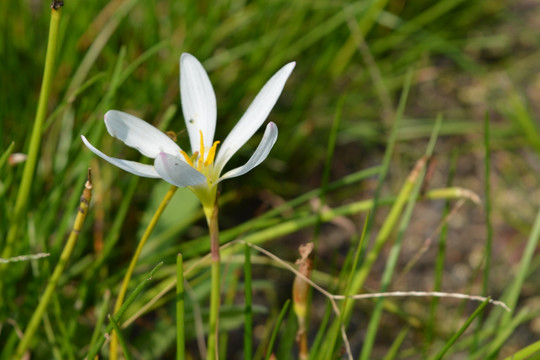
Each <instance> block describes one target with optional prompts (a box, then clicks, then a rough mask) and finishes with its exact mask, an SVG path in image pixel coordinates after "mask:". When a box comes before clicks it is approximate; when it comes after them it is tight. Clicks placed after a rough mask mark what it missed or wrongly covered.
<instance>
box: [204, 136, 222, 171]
mask: <svg viewBox="0 0 540 360" xmlns="http://www.w3.org/2000/svg"><path fill="white" fill-rule="evenodd" d="M218 144H219V141H215V142H214V144H213V145H212V147H211V148H210V151H208V157H207V158H206V161H205V162H204V166H208V165H210V164H212V163H213V162H214V157H215V156H216V149H217V146H218Z"/></svg>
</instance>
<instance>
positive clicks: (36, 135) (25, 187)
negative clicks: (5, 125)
mask: <svg viewBox="0 0 540 360" xmlns="http://www.w3.org/2000/svg"><path fill="white" fill-rule="evenodd" d="M61 14H62V8H61V7H60V8H58V9H55V8H54V7H53V8H52V10H51V21H50V27H49V40H48V44H47V54H46V56H45V69H44V72H43V81H42V83H41V91H40V93H39V102H38V107H37V111H36V117H35V119H34V127H33V129H32V135H31V138H30V147H29V149H28V157H27V159H26V163H25V164H24V170H23V175H22V179H21V185H20V187H19V191H18V193H17V200H16V201H15V209H14V215H13V218H12V222H11V226H10V228H9V232H8V235H7V239H6V245H5V247H4V250H3V251H2V258H4V259H7V258H9V257H10V256H11V254H12V252H13V244H14V242H15V239H17V238H18V233H19V228H20V226H21V221H22V218H23V214H24V211H25V209H26V205H27V204H28V197H29V194H30V189H31V187H32V181H33V179H34V170H35V168H36V162H37V158H38V152H39V147H40V144H41V136H42V129H43V122H44V121H45V115H46V114H47V105H48V102H49V93H50V91H51V84H52V79H53V70H54V65H55V60H56V45H57V40H58V27H59V24H60V17H61V16H60V15H61ZM4 268H5V265H0V273H1V272H2V271H3V270H4Z"/></svg>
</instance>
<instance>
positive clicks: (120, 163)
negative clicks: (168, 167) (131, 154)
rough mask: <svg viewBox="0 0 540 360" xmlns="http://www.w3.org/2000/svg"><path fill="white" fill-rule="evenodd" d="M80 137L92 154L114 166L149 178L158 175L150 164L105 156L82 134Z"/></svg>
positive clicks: (157, 176)
mask: <svg viewBox="0 0 540 360" xmlns="http://www.w3.org/2000/svg"><path fill="white" fill-rule="evenodd" d="M81 138H82V141H83V142H84V144H85V145H86V147H87V148H89V149H90V150H91V151H92V152H93V153H94V154H96V155H98V156H100V157H101V158H103V159H105V160H107V161H108V162H110V163H111V164H113V165H114V166H117V167H119V168H120V169H122V170H125V171H127V172H130V173H132V174H134V175H137V176H143V177H149V178H159V177H160V176H159V174H158V173H157V172H156V170H155V169H154V167H153V166H152V165H146V164H141V163H138V162H135V161H129V160H122V159H117V158H113V157H110V156H107V155H105V154H104V153H102V152H101V151H99V150H98V149H96V148H95V147H94V146H93V145H92V144H90V142H88V140H87V139H86V138H85V137H84V136H83V135H81Z"/></svg>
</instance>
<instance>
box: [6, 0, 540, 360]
mask: <svg viewBox="0 0 540 360" xmlns="http://www.w3.org/2000/svg"><path fill="white" fill-rule="evenodd" d="M527 6H528V5H526V4H525V2H522V1H518V2H517V3H512V2H496V1H489V0H481V1H474V2H467V1H451V0H444V1H438V2H431V1H427V0H421V1H414V2H403V1H385V0H382V1H378V0H373V1H358V2H348V1H324V0H322V1H305V0H300V1H294V2H286V1H272V2H265V1H259V0H255V1H251V2H243V1H216V2H174V1H159V2H151V1H138V0H112V1H110V2H106V1H96V2H80V3H73V2H69V1H66V2H65V4H64V6H63V8H62V10H61V12H53V16H51V9H50V8H49V4H47V3H31V2H10V3H9V4H7V3H6V4H4V5H3V6H2V7H3V10H4V11H2V12H1V15H0V30H1V32H2V36H1V37H0V56H1V59H2V69H1V70H0V72H1V74H2V77H1V81H0V119H1V120H0V254H2V262H1V263H0V275H1V276H0V279H1V280H0V299H1V300H0V360H4V359H6V360H7V359H13V358H22V357H24V356H25V352H30V353H31V357H32V358H35V359H50V358H55V359H78V358H84V357H85V356H87V355H91V357H92V356H93V355H95V354H100V357H102V358H107V357H109V353H108V352H109V346H107V345H104V343H105V342H106V337H105V336H104V334H106V333H110V332H111V331H112V330H113V329H115V330H116V333H118V334H120V337H119V344H120V347H119V353H123V354H125V357H126V358H128V356H129V357H131V358H135V359H137V358H145V359H146V358H148V359H154V358H173V357H175V356H176V358H202V357H204V356H205V354H206V353H205V352H206V348H205V346H206V338H207V336H208V324H209V317H210V315H209V314H210V294H211V291H212V284H211V268H210V267H211V266H210V265H211V262H210V258H209V253H210V240H209V236H208V229H207V226H206V222H205V217H204V214H203V211H202V209H201V208H200V205H199V203H198V199H197V198H196V197H195V196H194V195H193V194H192V193H191V192H190V191H189V190H186V189H179V190H178V191H177V192H176V194H175V195H174V197H173V198H172V199H171V200H170V202H169V203H168V205H167V207H166V208H165V209H164V210H163V209H160V211H161V210H163V212H162V213H158V214H157V215H156V211H157V210H158V208H159V206H160V202H161V199H162V198H163V197H164V196H165V194H166V192H167V190H168V189H169V187H170V185H169V184H167V183H165V182H164V181H162V180H154V179H143V178H138V177H136V176H134V175H131V174H129V173H126V172H124V171H122V170H120V169H118V168H115V167H114V166H112V165H110V164H108V163H106V162H105V161H102V160H101V159H99V158H97V157H96V156H94V155H93V154H92V153H91V152H90V151H88V150H87V149H86V148H85V146H84V145H83V144H82V142H81V140H80V135H85V136H86V137H88V138H89V139H90V140H91V141H92V142H93V143H94V144H95V145H96V146H97V147H99V148H100V149H101V150H103V152H105V153H107V154H110V155H112V156H115V157H120V158H126V159H131V160H137V161H138V160H142V159H140V155H139V154H138V152H136V151H133V150H132V149H129V148H128V147H126V146H124V145H123V144H121V142H120V141H118V140H116V139H113V138H112V137H111V136H109V134H108V133H107V131H106V129H105V126H104V122H103V115H104V113H105V112H106V111H107V110H110V109H117V110H122V111H126V112H129V113H132V114H134V115H136V116H138V117H140V118H143V119H145V120H146V121H148V122H150V123H152V124H153V125H155V126H156V127H158V128H160V129H161V130H163V131H173V132H175V133H177V138H178V143H179V145H180V146H181V147H182V148H187V145H188V142H189V141H188V136H187V132H186V131H185V125H184V122H183V121H184V120H183V117H182V110H181V105H180V102H179V101H180V98H179V81H178V76H179V57H180V55H181V54H182V53H183V52H189V53H192V54H193V55H195V56H196V57H197V58H198V59H199V60H201V62H202V63H203V65H204V67H205V69H206V70H207V71H208V73H209V76H210V79H211V81H212V84H213V86H214V89H215V92H216V96H217V107H218V109H217V110H218V126H217V129H216V139H219V140H223V139H224V137H225V136H226V135H227V134H228V132H229V131H230V129H231V128H232V127H233V126H234V124H235V123H236V121H237V120H238V119H239V118H240V117H241V115H242V114H243V112H244V111H245V110H246V109H247V107H248V105H249V104H250V102H251V100H252V99H253V97H254V96H255V95H256V93H257V92H258V90H259V89H260V88H261V87H262V85H263V84H264V83H265V82H266V81H267V80H268V79H269V78H270V76H271V75H272V74H273V73H274V72H275V71H276V70H278V69H279V68H280V67H281V66H283V65H284V64H286V63H288V62H290V61H296V68H295V70H294V72H293V74H292V76H291V77H290V79H289V80H288V82H287V84H286V86H285V89H284V91H283V93H282V95H281V97H280V98H279V100H278V102H277V104H276V106H275V108H274V109H273V111H272V113H271V115H270V117H269V119H270V120H271V121H274V122H275V123H276V124H277V125H278V127H279V138H278V141H277V143H276V145H275V147H274V148H273V149H272V152H271V154H270V156H269V157H268V158H267V159H266V160H265V161H264V162H263V163H262V164H261V165H260V166H259V167H257V169H255V170H253V171H251V172H250V173H249V174H246V175H244V176H242V177H239V178H235V179H231V180H227V181H226V182H224V183H223V184H222V187H221V190H220V191H221V195H220V198H219V206H220V215H221V217H220V224H219V225H220V230H221V231H220V237H219V240H220V243H221V245H222V250H221V265H220V266H219V270H220V271H219V274H220V285H221V289H222V291H221V294H222V297H221V310H220V316H219V327H220V334H219V335H220V336H219V337H218V341H219V342H220V344H219V350H218V351H219V353H220V358H225V357H226V358H231V359H235V358H246V357H247V358H253V359H262V358H268V357H269V356H271V355H272V353H273V354H276V355H277V356H278V357H279V359H295V358H297V357H298V348H297V345H296V344H295V335H296V331H297V327H298V325H297V323H296V321H297V320H296V317H295V316H294V314H293V313H292V312H291V311H289V310H288V309H289V307H290V306H289V304H290V302H289V301H290V299H291V298H292V281H293V279H294V276H295V274H294V273H293V272H292V271H290V268H288V267H287V266H286V263H294V261H295V259H296V258H298V254H297V248H298V246H299V245H300V244H302V243H306V242H308V241H313V242H315V243H316V250H315V254H314V264H315V265H314V269H313V273H312V277H311V280H312V281H314V282H315V283H316V284H318V285H319V286H321V287H322V289H324V292H321V291H319V290H317V289H316V288H313V289H312V293H311V294H310V302H309V309H308V314H309V317H308V319H307V331H308V345H309V350H310V355H309V358H310V359H324V360H326V359H337V358H341V357H347V356H348V355H347V351H349V350H348V349H350V352H351V354H352V358H355V359H356V358H362V359H383V358H384V359H402V358H414V359H420V358H422V359H424V358H441V357H443V356H444V358H448V359H451V358H456V359H462V358H466V359H495V358H511V356H512V355H513V354H515V356H516V358H517V359H526V358H528V357H532V356H535V355H536V356H538V354H539V352H540V347H539V345H538V342H537V341H536V339H537V338H538V333H537V330H535V327H534V322H533V320H534V319H535V318H536V317H538V315H539V309H538V307H537V306H536V305H535V303H534V299H535V298H536V297H537V296H538V294H539V292H540V288H539V286H538V284H537V282H536V281H535V273H537V272H538V266H539V265H540V257H539V256H538V254H537V251H536V249H537V247H538V238H539V236H540V217H539V215H538V214H539V209H540V201H538V199H540V197H539V196H538V190H537V189H539V188H540V176H539V175H538V158H539V156H540V145H539V144H540V140H539V139H540V132H539V128H538V125H537V120H538V118H539V109H538V106H537V103H538V99H540V97H539V95H538V94H539V93H540V91H539V90H538V84H537V83H538V79H537V77H538V76H537V71H538V69H537V65H536V64H538V62H539V61H540V52H538V49H537V45H538V44H537V42H535V41H532V40H531V39H530V37H528V36H529V35H528V34H530V32H529V30H527V29H530V28H531V26H533V22H532V20H530V19H529V15H530V14H533V13H534V11H529V10H530V9H529V8H528V7H527ZM530 6H531V9H534V10H535V11H540V10H539V9H538V6H537V5H530ZM59 15H60V16H59ZM517 19H519V21H518V20H517ZM51 25H52V28H51ZM56 26H57V27H56ZM50 28H51V29H52V31H50V30H49V29H50ZM55 48H56V50H55ZM261 134H262V133H261V132H259V133H257V135H256V136H255V138H256V139H253V140H251V141H249V142H248V143H247V144H246V146H244V148H243V149H242V150H241V151H240V152H239V153H238V154H236V156H235V157H234V158H233V159H232V161H231V164H230V165H228V168H232V167H233V166H235V165H241V164H243V163H245V162H246V161H247V159H248V158H249V156H250V154H251V153H252V152H253V151H254V150H255V147H256V146H257V144H258V142H257V141H258V140H259V139H260V138H261ZM17 153H22V154H26V155H27V158H26V161H23V162H19V163H14V162H13V161H14V160H15V159H17V157H16V156H12V155H14V154H17ZM143 161H144V160H143ZM415 164H417V165H415ZM415 166H417V167H416V168H415ZM88 168H90V169H91V171H92V186H93V188H92V200H91V203H90V206H89V208H88V211H87V212H86V219H85V220H84V223H83V222H81V219H80V216H79V217H77V215H78V214H81V213H80V211H79V210H80V209H84V206H83V205H82V204H81V202H80V201H81V199H80V198H81V190H82V189H83V187H84V184H85V181H86V178H87V171H88ZM413 169H415V170H414V171H413ZM154 215H156V217H157V222H154V221H152V218H153V216H154ZM154 220H156V219H154ZM151 221H152V226H153V231H152V233H151V235H150V236H149V237H148V240H147V242H146V243H145V244H144V246H143V247H142V249H141V251H140V254H138V255H137V256H138V260H136V261H133V266H134V268H133V275H132V277H131V280H129V283H126V288H125V294H126V300H125V301H118V298H119V297H118V295H119V291H120V287H121V284H122V281H123V279H124V276H125V275H126V273H127V272H128V268H129V266H130V262H131V261H132V259H134V253H135V251H136V248H137V245H138V244H139V243H140V240H141V238H142V237H143V234H144V232H145V230H146V229H147V228H148V226H149V223H151ZM75 240H76V242H75ZM247 244H253V245H257V246H260V247H262V248H263V249H267V250H268V251H270V252H271V254H274V255H273V256H269V254H267V253H263V252H261V251H260V250H257V249H256V248H251V247H249V246H248V245H247ZM42 253H44V254H48V256H47V255H39V254H42ZM178 254H181V257H179V256H178ZM32 255H37V256H35V257H34V256H32ZM139 255H140V256H139ZM4 260H5V261H4ZM180 260H181V261H180ZM246 261H247V263H246ZM158 264H159V265H158ZM156 265H157V266H156ZM216 269H217V268H215V269H214V271H216ZM177 279H183V285H184V287H183V288H178V289H177V290H176V291H175V289H176V284H177ZM214 285H215V284H214ZM214 287H215V286H214ZM432 290H433V291H448V292H459V293H464V294H471V295H483V296H486V297H488V296H489V297H492V298H493V299H494V300H502V301H505V302H506V304H508V306H509V307H510V308H511V309H512V311H511V312H506V311H504V310H503V309H502V308H500V307H497V306H495V305H493V304H489V303H485V302H484V303H482V304H481V305H480V304H479V303H476V302H473V301H471V300H460V301H459V302H458V301H456V300H451V299H444V298H443V299H440V298H433V299H432V298H430V297H427V296H426V297H425V298H418V297H412V296H411V297H398V298H378V299H370V300H365V299H362V300H355V299H350V298H348V299H345V300H343V299H341V298H338V299H334V298H332V296H331V294H333V295H341V294H348V295H355V294H364V293H370V292H379V291H432ZM115 302H118V306H116V310H117V311H115V305H114V304H115ZM290 305H293V304H290ZM182 310H183V313H182ZM177 312H178V316H177ZM182 324H183V325H182ZM184 348H185V351H184V350H181V349H184ZM177 349H180V351H178V350H177Z"/></svg>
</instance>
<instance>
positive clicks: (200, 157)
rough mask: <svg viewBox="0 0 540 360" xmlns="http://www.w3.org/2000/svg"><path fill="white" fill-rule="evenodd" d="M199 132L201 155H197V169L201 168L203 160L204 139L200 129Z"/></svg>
mask: <svg viewBox="0 0 540 360" xmlns="http://www.w3.org/2000/svg"><path fill="white" fill-rule="evenodd" d="M199 134H200V138H201V147H200V154H201V156H199V163H198V165H197V170H201V168H202V165H203V162H204V140H203V134H202V130H199Z"/></svg>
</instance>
